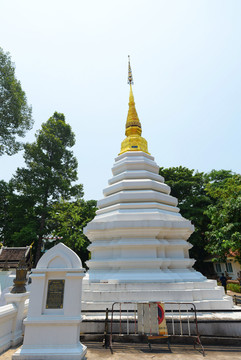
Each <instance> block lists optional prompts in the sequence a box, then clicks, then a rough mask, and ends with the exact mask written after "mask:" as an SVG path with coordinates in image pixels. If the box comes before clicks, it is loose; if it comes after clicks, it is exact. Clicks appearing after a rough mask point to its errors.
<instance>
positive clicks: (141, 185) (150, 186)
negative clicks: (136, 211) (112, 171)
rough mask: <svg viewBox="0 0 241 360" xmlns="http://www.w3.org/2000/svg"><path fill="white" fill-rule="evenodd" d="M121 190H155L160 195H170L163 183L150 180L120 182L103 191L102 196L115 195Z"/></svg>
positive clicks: (168, 189)
mask: <svg viewBox="0 0 241 360" xmlns="http://www.w3.org/2000/svg"><path fill="white" fill-rule="evenodd" d="M122 190H155V191H158V192H160V193H164V194H168V195H169V194H170V191H171V189H170V187H169V186H168V185H166V184H164V183H161V182H158V181H156V180H151V179H132V180H122V181H119V182H117V183H115V184H113V185H110V186H108V187H107V188H106V189H104V190H103V194H104V196H105V197H106V196H108V195H111V194H114V193H117V192H119V191H122Z"/></svg>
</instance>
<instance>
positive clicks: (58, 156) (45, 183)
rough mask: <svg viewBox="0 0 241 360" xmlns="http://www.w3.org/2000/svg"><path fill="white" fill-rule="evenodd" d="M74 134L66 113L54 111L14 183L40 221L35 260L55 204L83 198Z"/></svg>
mask: <svg viewBox="0 0 241 360" xmlns="http://www.w3.org/2000/svg"><path fill="white" fill-rule="evenodd" d="M74 143H75V137H74V133H73V132H72V130H71V127H70V125H68V124H66V122H65V117H64V115H63V114H60V113H57V112H55V113H54V115H53V116H52V117H51V118H50V119H49V120H48V121H47V122H46V123H44V124H42V128H41V130H39V131H38V132H37V134H36V141H35V142H33V143H32V144H25V145H24V149H25V152H24V159H25V164H26V167H25V168H18V169H17V171H16V174H15V176H14V177H13V182H12V183H13V184H14V186H15V188H16V190H17V191H18V194H19V195H21V196H25V197H30V198H31V201H33V203H34V211H35V216H36V218H37V221H38V231H37V233H38V241H37V249H36V261H38V259H39V258H40V256H41V247H42V243H43V236H46V235H48V233H49V229H48V222H47V220H48V218H49V216H50V211H51V207H52V205H53V204H54V202H56V201H58V200H59V199H60V198H63V199H64V200H69V199H71V197H72V196H78V197H81V196H82V195H83V191H82V190H83V188H82V185H72V182H74V181H76V180H77V160H76V158H75V157H74V156H73V152H72V151H71V150H70V148H71V147H72V146H73V145H74Z"/></svg>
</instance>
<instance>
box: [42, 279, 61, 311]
mask: <svg viewBox="0 0 241 360" xmlns="http://www.w3.org/2000/svg"><path fill="white" fill-rule="evenodd" d="M63 301H64V280H49V282H48V292H47V301H46V309H62V308H63Z"/></svg>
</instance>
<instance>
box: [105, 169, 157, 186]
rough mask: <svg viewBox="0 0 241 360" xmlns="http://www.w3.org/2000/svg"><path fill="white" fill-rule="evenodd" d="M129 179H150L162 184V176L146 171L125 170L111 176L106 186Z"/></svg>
mask: <svg viewBox="0 0 241 360" xmlns="http://www.w3.org/2000/svg"><path fill="white" fill-rule="evenodd" d="M129 179H144V180H145V179H151V180H155V181H158V182H160V183H164V178H163V176H161V175H159V174H156V173H153V172H150V171H147V170H127V171H124V172H122V173H121V174H118V175H116V176H113V177H112V178H111V179H109V180H108V184H109V185H112V184H115V183H117V182H119V181H122V180H129Z"/></svg>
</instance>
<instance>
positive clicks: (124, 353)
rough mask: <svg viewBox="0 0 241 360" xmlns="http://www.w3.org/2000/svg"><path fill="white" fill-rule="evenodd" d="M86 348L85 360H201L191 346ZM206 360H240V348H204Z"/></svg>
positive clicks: (6, 358) (5, 359)
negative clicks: (169, 348) (169, 349)
mask: <svg viewBox="0 0 241 360" xmlns="http://www.w3.org/2000/svg"><path fill="white" fill-rule="evenodd" d="M85 345H87V347H88V351H87V356H86V359H87V360H97V359H99V360H124V359H126V360H147V359H148V360H158V359H161V360H196V359H197V360H198V359H200V360H201V359H203V356H202V354H201V353H199V352H198V351H197V350H195V349H194V348H193V346H191V345H171V351H172V352H171V353H170V352H169V351H168V348H167V346H166V345H165V344H162V345H157V344H155V345H153V351H152V352H150V350H149V348H148V346H147V345H146V344H120V343H115V344H114V346H113V350H114V353H113V354H111V352H110V350H109V349H105V348H103V347H102V344H101V343H95V342H88V343H86V342H85ZM205 350H206V358H207V360H208V359H210V360H240V359H241V346H240V347H233V346H232V347H231V346H225V347H217V346H205ZM15 351H16V349H10V350H8V351H6V352H5V353H4V354H2V355H0V360H11V356H12V354H13V353H14V352H15Z"/></svg>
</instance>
